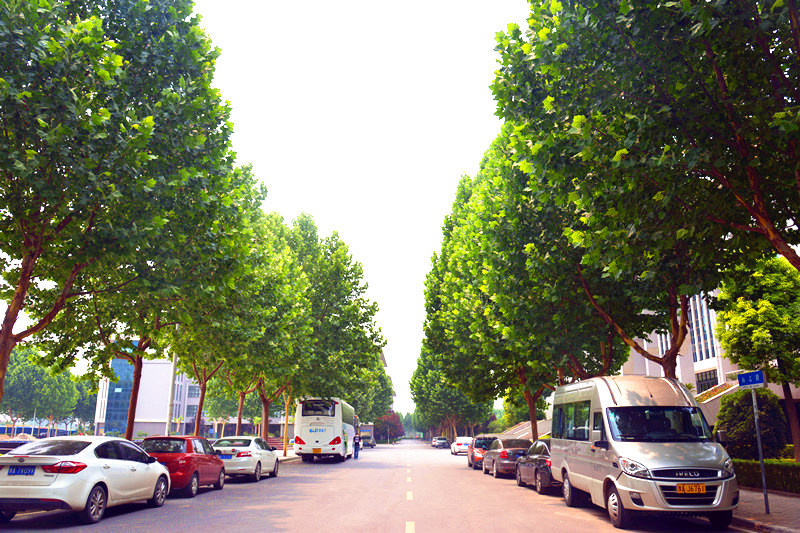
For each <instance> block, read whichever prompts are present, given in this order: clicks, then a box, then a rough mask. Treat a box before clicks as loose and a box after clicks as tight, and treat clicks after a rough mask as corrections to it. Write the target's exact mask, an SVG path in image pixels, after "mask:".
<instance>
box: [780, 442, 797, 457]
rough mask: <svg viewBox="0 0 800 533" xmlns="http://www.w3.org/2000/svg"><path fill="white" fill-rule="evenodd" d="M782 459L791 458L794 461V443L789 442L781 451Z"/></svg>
mask: <svg viewBox="0 0 800 533" xmlns="http://www.w3.org/2000/svg"><path fill="white" fill-rule="evenodd" d="M781 459H791V460H792V461H794V445H793V444H787V445H786V447H785V448H784V449H783V450H782V451H781Z"/></svg>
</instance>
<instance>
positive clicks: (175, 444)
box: [141, 439, 186, 453]
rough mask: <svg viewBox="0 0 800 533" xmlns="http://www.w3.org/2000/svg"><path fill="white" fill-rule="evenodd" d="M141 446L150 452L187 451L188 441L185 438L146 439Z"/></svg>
mask: <svg viewBox="0 0 800 533" xmlns="http://www.w3.org/2000/svg"><path fill="white" fill-rule="evenodd" d="M141 446H142V449H143V450H144V451H146V452H149V453H186V441H185V440H183V439H145V440H144V441H142V444H141Z"/></svg>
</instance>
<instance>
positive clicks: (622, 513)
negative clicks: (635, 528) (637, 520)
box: [606, 486, 632, 529]
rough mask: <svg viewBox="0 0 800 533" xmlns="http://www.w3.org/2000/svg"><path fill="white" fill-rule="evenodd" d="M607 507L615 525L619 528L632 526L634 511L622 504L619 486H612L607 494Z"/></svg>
mask: <svg viewBox="0 0 800 533" xmlns="http://www.w3.org/2000/svg"><path fill="white" fill-rule="evenodd" d="M606 509H607V510H608V517H609V518H610V519H611V523H612V524H613V525H614V527H616V528H619V529H628V527H630V525H631V514H632V513H631V511H628V510H627V509H625V507H623V506H622V500H621V499H620V497H619V492H617V487H614V486H612V487H611V488H610V489H609V491H608V494H606Z"/></svg>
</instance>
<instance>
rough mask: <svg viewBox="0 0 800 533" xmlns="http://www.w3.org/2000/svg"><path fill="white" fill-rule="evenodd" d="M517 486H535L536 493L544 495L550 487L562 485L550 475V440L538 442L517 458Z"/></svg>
mask: <svg viewBox="0 0 800 533" xmlns="http://www.w3.org/2000/svg"><path fill="white" fill-rule="evenodd" d="M516 478H517V485H519V486H520V487H524V486H525V485H531V484H532V485H533V487H534V488H535V489H536V492H538V493H539V494H542V493H544V492H547V491H548V490H549V489H550V487H554V486H558V485H561V483H559V482H557V481H555V480H554V479H553V477H552V476H551V475H550V443H549V439H548V440H537V441H536V442H534V443H533V444H531V447H530V448H528V450H527V451H526V452H525V453H524V454H523V455H521V456H519V457H517V469H516Z"/></svg>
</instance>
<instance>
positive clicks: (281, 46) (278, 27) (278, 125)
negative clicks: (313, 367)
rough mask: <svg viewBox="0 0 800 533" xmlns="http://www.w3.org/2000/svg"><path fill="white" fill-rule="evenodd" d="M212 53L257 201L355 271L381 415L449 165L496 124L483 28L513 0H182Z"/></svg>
mask: <svg viewBox="0 0 800 533" xmlns="http://www.w3.org/2000/svg"><path fill="white" fill-rule="evenodd" d="M195 12H196V13H198V14H200V15H201V16H202V22H201V26H202V27H203V28H204V29H205V30H206V32H207V33H208V35H209V36H210V38H211V40H212V42H213V43H214V46H216V47H219V48H220V50H221V56H220V58H219V59H218V62H217V69H216V75H215V82H214V85H215V86H216V87H217V88H218V89H219V90H220V92H221V93H222V96H223V98H224V99H225V100H228V101H229V102H230V104H231V106H232V117H231V119H232V121H233V124H234V135H233V147H234V150H235V151H236V152H237V154H238V156H237V162H238V163H239V164H245V163H250V164H252V165H253V169H254V173H255V175H256V176H258V178H259V179H260V180H261V181H262V182H263V183H264V184H265V185H266V186H267V189H268V197H267V201H266V203H265V206H264V207H265V209H266V210H267V211H276V212H278V213H280V214H281V215H282V216H283V217H284V218H285V219H286V221H287V222H291V221H292V220H293V219H295V218H296V217H297V216H298V215H299V214H300V213H304V212H305V213H310V214H311V215H312V216H313V217H314V220H315V221H316V224H317V227H318V228H319V231H320V235H321V236H326V235H330V234H331V233H332V232H334V231H336V232H338V233H339V235H340V237H341V238H342V239H343V240H344V242H346V243H347V244H348V246H349V248H350V253H351V254H352V256H353V258H354V259H355V260H357V261H359V262H360V263H361V264H362V265H363V267H364V278H365V281H366V282H367V283H368V284H369V290H368V297H369V298H370V299H371V300H372V301H375V302H377V303H378V305H379V306H380V311H379V313H378V315H377V317H376V321H377V324H378V326H379V327H380V328H381V331H382V334H383V336H384V338H385V339H386V342H387V344H386V348H385V349H384V355H385V357H386V361H387V367H386V371H387V373H388V374H389V375H390V376H391V378H392V382H393V385H394V389H395V393H396V397H395V399H394V409H395V410H396V411H400V412H402V413H407V412H411V411H413V410H414V403H413V401H412V399H411V393H410V391H409V386H408V381H409V380H410V379H411V374H412V373H413V371H414V368H415V367H416V360H417V357H418V356H419V352H420V347H421V342H422V336H423V331H422V325H423V321H424V319H425V307H424V283H425V276H426V274H427V273H428V271H429V270H430V267H431V262H430V261H431V256H432V254H433V253H434V252H435V251H438V250H439V247H440V244H441V237H442V233H441V226H442V223H443V221H444V217H445V216H446V215H447V214H448V213H449V212H450V208H451V206H452V202H453V199H454V198H455V191H456V185H457V184H458V181H459V179H460V178H461V176H462V175H464V174H468V175H470V176H474V175H475V173H476V172H477V170H478V167H479V164H480V161H481V158H482V157H483V153H484V152H485V151H486V149H488V148H489V145H490V143H491V142H492V140H493V139H494V138H495V136H496V135H497V134H498V133H499V131H500V120H499V119H498V118H497V117H496V116H495V115H494V112H495V102H494V100H493V97H492V93H491V89H490V88H489V85H490V84H491V82H492V79H493V77H494V71H495V70H496V69H497V66H498V64H497V58H498V54H497V52H495V51H494V46H495V40H494V38H495V33H496V32H498V31H503V30H505V29H506V27H507V25H508V24H509V23H517V24H520V25H521V26H524V25H525V20H526V18H527V16H528V13H529V9H528V4H527V2H526V1H525V0H480V1H478V0H459V1H451V0H424V1H421V0H408V1H406V2H387V1H383V0H368V1H361V0H357V1H354V0H343V1H340V2H330V1H302V0H293V1H285V0H284V1H280V2H279V1H273V0H226V1H224V2H223V1H221V0H196V6H195Z"/></svg>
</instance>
